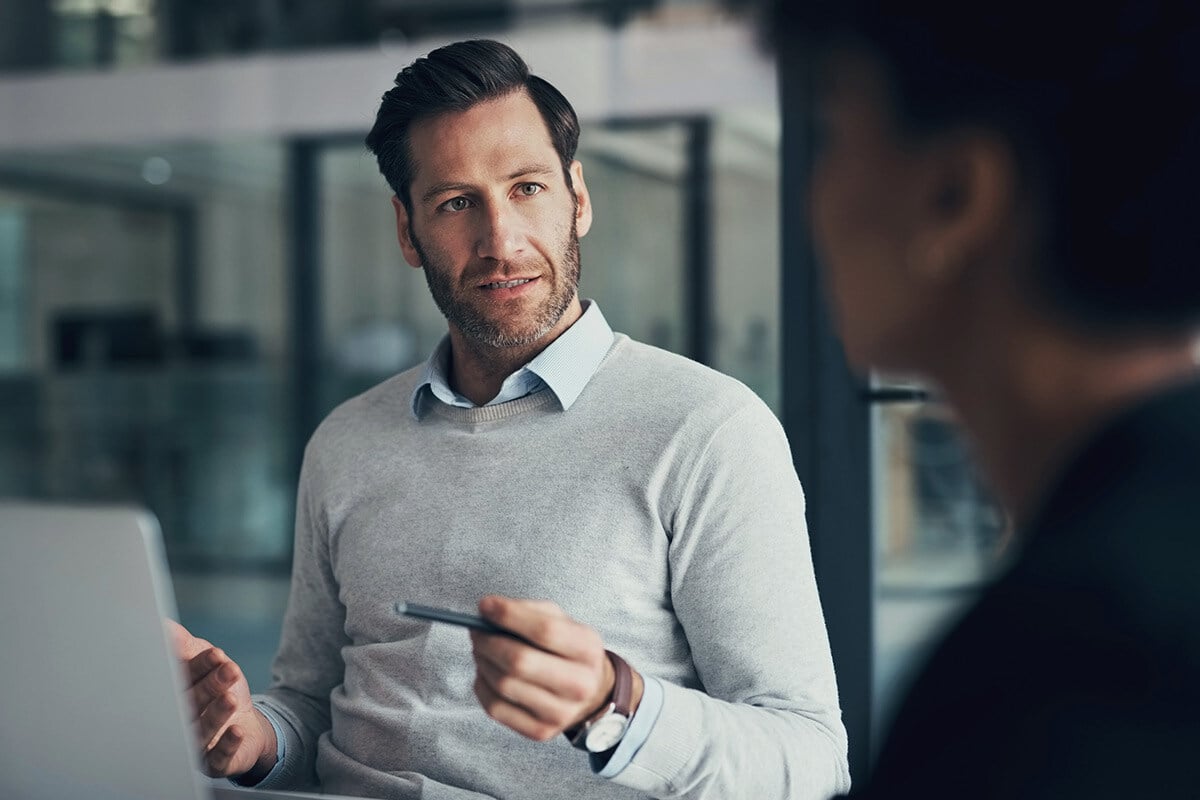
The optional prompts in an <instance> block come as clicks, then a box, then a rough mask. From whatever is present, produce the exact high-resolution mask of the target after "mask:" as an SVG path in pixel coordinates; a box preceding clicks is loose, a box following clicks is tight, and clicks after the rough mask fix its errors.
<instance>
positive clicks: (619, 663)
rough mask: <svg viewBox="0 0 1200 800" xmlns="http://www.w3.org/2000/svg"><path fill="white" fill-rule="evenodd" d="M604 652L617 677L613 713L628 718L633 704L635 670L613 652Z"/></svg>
mask: <svg viewBox="0 0 1200 800" xmlns="http://www.w3.org/2000/svg"><path fill="white" fill-rule="evenodd" d="M604 652H605V653H606V654H607V655H608V660H609V661H611V662H612V665H613V673H614V674H615V675H616V678H615V680H614V681H613V693H612V704H613V711H616V712H617V713H618V714H621V715H623V716H626V717H628V716H629V707H630V706H631V705H632V704H633V670H631V669H630V668H629V665H628V664H626V663H625V659H623V658H621V657H620V656H619V655H617V654H616V653H614V652H613V651H612V650H605V651H604Z"/></svg>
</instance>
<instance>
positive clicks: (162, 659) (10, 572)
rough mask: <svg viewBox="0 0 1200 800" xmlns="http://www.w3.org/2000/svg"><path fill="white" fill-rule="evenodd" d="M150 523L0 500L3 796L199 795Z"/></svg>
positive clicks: (111, 512) (166, 589) (114, 511)
mask: <svg viewBox="0 0 1200 800" xmlns="http://www.w3.org/2000/svg"><path fill="white" fill-rule="evenodd" d="M164 616H169V617H171V618H176V615H175V600H174V596H173V593H172V591H171V585H170V580H169V577H168V573H167V571H166V565H165V561H164V558H163V551H162V541H161V536H160V534H159V529H158V523H157V521H156V520H155V519H154V517H153V516H151V515H150V514H149V513H148V512H146V511H142V510H137V509H130V508H95V507H64V506H49V505H31V504H23V503H0V797H5V798H21V799H22V800H43V798H44V799H45V800H63V798H76V797H78V798H88V799H89V800H101V799H102V798H104V799H106V798H122V800H127V799H128V800H135V799H136V800H143V799H144V800H202V799H203V798H208V797H209V796H210V793H209V789H208V782H207V780H206V779H205V778H204V777H203V776H202V775H201V774H200V773H199V771H198V770H197V769H196V766H195V765H196V758H197V756H196V753H195V752H194V747H193V744H192V740H191V737H192V733H191V727H190V722H189V718H190V714H188V713H187V712H186V710H185V704H186V700H185V697H184V695H183V685H182V684H183V676H182V671H181V669H180V667H179V666H178V662H177V661H176V659H175V656H174V654H173V652H172V649H171V646H170V642H169V640H168V637H167V634H166V631H165V629H164V627H163V624H162V618H163V617H164Z"/></svg>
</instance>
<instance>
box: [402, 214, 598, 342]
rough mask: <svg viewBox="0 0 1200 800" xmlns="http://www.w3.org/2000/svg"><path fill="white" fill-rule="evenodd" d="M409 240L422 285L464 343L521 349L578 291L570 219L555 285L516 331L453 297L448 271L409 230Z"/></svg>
mask: <svg viewBox="0 0 1200 800" xmlns="http://www.w3.org/2000/svg"><path fill="white" fill-rule="evenodd" d="M409 238H410V239H411V241H412V243H413V247H414V249H416V251H417V255H419V256H420V257H421V264H422V265H423V266H424V269H422V272H424V273H425V282H426V283H427V284H428V285H429V293H430V294H431V295H433V301H434V302H435V303H437V307H438V309H439V310H441V312H442V315H443V316H444V317H445V318H446V319H447V321H449V322H450V324H451V325H453V326H455V327H456V328H458V329H459V330H460V331H461V332H462V333H463V335H464V336H466V337H467V338H468V339H470V340H472V341H474V342H476V343H477V344H481V345H484V346H486V347H493V348H508V347H524V346H526V345H530V344H533V343H534V342H536V341H538V340H539V339H541V338H542V337H543V336H545V335H546V334H547V333H549V332H550V330H551V329H552V328H554V326H555V325H557V324H558V322H559V320H561V319H562V318H563V315H564V314H566V313H567V309H568V308H570V307H571V303H572V301H574V299H575V296H576V294H577V293H578V291H579V277H580V263H579V235H578V233H577V231H576V228H575V221H574V219H572V220H571V231H570V235H569V236H568V237H567V241H566V243H565V245H564V247H563V250H562V258H561V259H560V260H559V263H558V264H557V265H556V267H557V268H556V269H555V270H554V271H553V274H552V275H553V278H554V280H555V285H554V287H553V289H552V291H551V293H550V296H549V297H547V298H546V300H545V301H543V302H542V304H541V305H540V306H539V307H538V308H537V309H536V311H535V313H534V315H533V318H532V319H531V320H529V321H528V324H526V325H525V326H523V329H516V330H514V329H513V326H512V325H505V324H503V323H502V322H500V321H499V320H497V319H495V318H492V317H489V316H488V314H487V310H486V308H484V307H481V306H478V305H476V304H474V303H471V302H469V301H467V300H464V299H463V298H462V297H459V296H458V295H457V294H456V293H455V290H454V285H453V284H452V282H451V279H450V275H449V270H447V269H442V268H441V265H440V264H439V262H438V261H437V260H436V259H430V258H429V255H428V254H427V253H426V251H425V249H424V248H423V247H421V243H420V242H419V241H418V240H417V237H416V235H415V234H414V232H413V231H412V227H411V226H410V227H409Z"/></svg>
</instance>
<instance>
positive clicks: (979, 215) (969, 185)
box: [907, 130, 1017, 282]
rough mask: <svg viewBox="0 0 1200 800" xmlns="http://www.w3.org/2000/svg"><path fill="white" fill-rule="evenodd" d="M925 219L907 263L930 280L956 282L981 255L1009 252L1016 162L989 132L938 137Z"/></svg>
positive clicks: (930, 162)
mask: <svg viewBox="0 0 1200 800" xmlns="http://www.w3.org/2000/svg"><path fill="white" fill-rule="evenodd" d="M926 159H927V163H926V165H925V166H926V168H927V169H928V172H927V178H928V180H927V182H926V184H925V186H924V187H923V192H922V195H921V196H920V199H919V202H920V204H921V214H920V218H921V222H920V224H919V225H918V231H917V233H916V235H915V236H914V237H913V242H912V246H911V248H910V251H909V253H908V256H907V260H908V267H909V269H910V270H912V271H913V272H914V274H916V275H918V276H922V277H924V278H925V279H927V280H931V281H935V282H942V281H948V280H953V279H954V278H956V277H957V276H959V275H960V274H962V273H963V272H964V271H965V270H966V269H967V268H968V267H969V266H970V265H971V264H973V263H976V262H977V261H978V260H979V259H980V258H981V257H986V256H987V255H989V254H995V253H997V252H999V251H1000V250H1007V249H1009V247H1010V246H1011V244H1012V243H1011V242H1005V241H1003V239H1004V238H1005V237H1008V236H1010V235H1011V233H1012V224H1013V222H1014V220H1015V213H1014V212H1015V211H1016V199H1017V198H1016V194H1017V191H1016V187H1017V175H1016V160H1015V157H1014V155H1013V152H1012V148H1011V146H1010V145H1009V144H1008V142H1007V141H1006V140H1005V139H1004V138H1002V137H1000V136H998V135H997V134H995V133H992V132H990V131H977V130H967V131H958V132H954V133H950V134H946V135H945V136H941V137H938V141H937V142H935V143H931V144H930V145H929V150H928V153H927V154H926Z"/></svg>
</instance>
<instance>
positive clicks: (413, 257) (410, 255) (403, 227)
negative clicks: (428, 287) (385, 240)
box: [392, 195, 422, 269]
mask: <svg viewBox="0 0 1200 800" xmlns="http://www.w3.org/2000/svg"><path fill="white" fill-rule="evenodd" d="M392 208H393V209H395V211H396V238H397V239H398V240H399V242H400V251H401V252H402V253H404V260H405V261H407V262H408V265H409V266H410V267H413V268H414V269H421V267H422V264H421V254H420V253H418V252H417V248H416V247H415V246H414V245H413V240H412V227H411V225H412V222H411V220H410V219H409V217H408V209H407V208H405V207H404V203H402V202H400V198H399V197H397V196H396V195H392Z"/></svg>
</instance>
